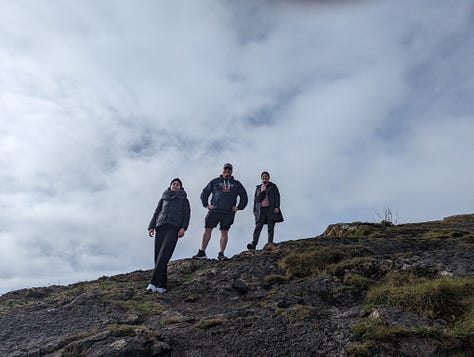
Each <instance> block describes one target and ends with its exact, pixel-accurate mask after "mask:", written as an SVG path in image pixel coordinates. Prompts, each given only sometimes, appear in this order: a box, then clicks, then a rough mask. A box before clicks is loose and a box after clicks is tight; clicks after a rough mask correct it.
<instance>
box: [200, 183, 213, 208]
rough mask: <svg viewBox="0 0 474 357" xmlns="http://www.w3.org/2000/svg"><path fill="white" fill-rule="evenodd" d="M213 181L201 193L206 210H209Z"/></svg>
mask: <svg viewBox="0 0 474 357" xmlns="http://www.w3.org/2000/svg"><path fill="white" fill-rule="evenodd" d="M213 181H214V180H212V181H211V182H209V183H208V184H207V185H206V187H204V188H203V190H202V192H201V203H202V206H203V207H205V208H209V206H210V205H209V196H210V195H211V192H212V184H213Z"/></svg>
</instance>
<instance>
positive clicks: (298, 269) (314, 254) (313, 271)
mask: <svg viewBox="0 0 474 357" xmlns="http://www.w3.org/2000/svg"><path fill="white" fill-rule="evenodd" d="M372 254H373V252H372V251H371V250H369V249H368V248H365V247H363V246H357V245H354V246H350V247H341V246H337V247H331V246H316V247H312V248H311V249H309V250H308V249H306V250H300V249H298V250H295V251H293V252H291V253H290V254H288V255H287V256H286V257H284V258H283V259H282V260H281V261H280V267H281V268H282V269H283V270H284V271H285V272H286V273H287V275H288V276H289V277H297V278H304V277H307V276H312V275H318V274H320V273H321V272H323V271H324V269H325V268H326V267H328V266H329V265H331V264H335V263H338V262H340V261H342V260H344V259H350V258H353V257H358V256H367V255H372Z"/></svg>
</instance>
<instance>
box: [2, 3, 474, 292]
mask: <svg viewBox="0 0 474 357" xmlns="http://www.w3.org/2000/svg"><path fill="white" fill-rule="evenodd" d="M473 63H474V5H473V3H472V1H471V0H457V1H455V2H452V1H451V2H446V1H442V0H415V1H414V0H407V1H383V0H378V1H337V2H336V1H231V0H228V1H151V0H150V1H143V0H142V1H131V0H130V1H128V0H123V1H117V0H114V1H112V0H109V1H105V0H103V1H94V0H83V1H73V0H64V1H54V0H46V1H34V0H30V1H27V0H25V1H21V0H15V1H9V0H0V118H1V119H0V120H1V125H0V165H1V166H0V167H1V170H0V209H1V214H0V294H1V293H5V292H6V291H9V290H12V289H18V288H23V287H31V286H42V285H49V284H58V283H59V284H68V283H71V282H76V281H79V280H89V279H95V278H97V277H100V276H102V275H110V274H116V273H123V272H129V271H133V270H136V269H150V268H151V267H152V254H153V253H152V246H153V242H152V239H150V238H148V237H147V234H146V228H147V225H148V222H149V219H150V217H151V215H152V213H153V210H154V209H155V206H156V203H157V202H158V199H159V198H160V196H161V193H162V192H163V191H164V189H165V188H166V187H167V186H168V184H169V181H170V180H171V179H172V178H174V177H177V176H178V177H180V178H181V179H182V180H183V183H184V187H185V189H186V190H187V192H188V196H189V199H190V202H191V205H192V217H191V224H190V227H189V230H188V232H187V233H186V235H185V237H184V238H183V239H181V240H180V241H179V243H178V246H177V248H176V251H175V254H174V256H173V259H178V258H185V257H190V256H191V255H193V254H195V252H196V251H197V248H198V247H199V245H200V241H201V235H202V229H203V228H202V227H203V220H204V216H205V213H206V210H205V209H204V208H202V207H201V204H200V201H199V195H200V192H201V190H202V188H203V187H204V185H205V184H206V183H207V182H208V181H209V180H210V179H212V178H213V177H216V176H217V175H218V174H220V172H221V168H222V164H223V163H224V162H231V163H232V164H233V165H234V176H235V177H236V178H237V179H239V180H240V181H241V182H242V183H243V184H244V186H245V187H246V188H247V191H248V193H249V196H250V197H252V195H253V192H254V189H255V185H256V184H258V183H259V181H260V180H259V177H260V172H261V171H262V170H268V171H270V173H271V175H272V180H273V181H274V182H275V183H277V184H278V186H279V188H280V191H281V193H282V209H283V212H284V214H285V218H286V221H285V222H284V223H282V224H279V225H278V226H277V228H276V241H283V240H290V239H300V238H307V237H312V236H315V235H318V234H320V233H322V231H323V230H324V229H325V228H326V226H327V225H328V224H331V223H337V222H342V221H345V222H351V221H356V220H361V221H374V220H375V219H376V213H377V212H379V213H380V212H382V211H383V209H384V208H386V207H387V208H390V209H391V210H392V211H393V212H397V213H398V216H397V217H398V222H400V223H401V222H416V221H421V220H435V219H440V218H442V217H445V216H448V215H453V214H460V213H471V212H473V211H474V186H473V184H472V182H473V180H474V165H473V160H472V155H473V153H474V140H473V138H474V101H473V95H474V67H473V65H472V64H473ZM251 211H252V210H251V205H249V206H248V207H247V209H246V210H244V211H242V212H239V213H238V214H237V217H236V221H235V224H234V226H233V227H232V229H231V231H230V240H229V245H228V248H227V251H226V252H227V253H228V255H233V254H236V253H239V252H240V251H242V250H244V249H245V246H246V244H247V243H249V242H250V237H251V233H252V230H253V218H252V213H251ZM218 240H219V239H218V232H217V231H215V232H214V233H213V237H212V240H211V243H210V245H209V248H208V255H209V256H210V257H215V256H216V255H217V251H218ZM265 240H266V232H265V231H264V232H262V235H261V241H262V243H264V242H265Z"/></svg>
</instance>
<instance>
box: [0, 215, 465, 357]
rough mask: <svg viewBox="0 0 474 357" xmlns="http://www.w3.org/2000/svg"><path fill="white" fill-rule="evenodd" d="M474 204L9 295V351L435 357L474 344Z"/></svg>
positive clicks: (2, 317) (5, 347)
mask: <svg viewBox="0 0 474 357" xmlns="http://www.w3.org/2000/svg"><path fill="white" fill-rule="evenodd" d="M473 253H474V214H469V215H462V216H453V217H448V218H445V219H443V220H441V221H433V222H423V223H414V224H403V225H382V224H373V223H362V222H354V223H339V224H335V225H331V226H329V227H328V229H327V230H326V231H325V232H324V233H323V234H322V235H320V236H317V237H315V238H308V239H301V240H294V241H287V242H282V243H278V244H275V245H273V246H266V247H265V248H264V249H262V250H257V251H245V252H242V253H240V254H238V255H236V256H234V257H233V259H231V260H229V261H225V262H220V261H217V260H207V261H194V260H191V259H182V260H177V261H172V262H171V263H170V268H169V279H168V280H169V292H168V293H166V294H163V295H159V294H154V293H149V292H146V291H145V287H146V285H147V283H148V280H149V277H150V274H151V271H135V272H132V273H128V274H122V275H117V276H112V277H102V278H100V279H98V280H95V281H91V282H83V283H77V284H72V285H69V286H50V287H44V288H33V289H24V290H18V291H14V292H10V293H7V294H5V295H3V296H1V297H0V325H1V326H2V329H1V330H0V340H1V341H2V343H1V344H0V355H1V356H27V355H28V356H48V355H50V356H59V355H68V356H75V355H87V356H103V355H108V356H137V355H140V356H158V355H160V356H161V355H163V356H316V355H321V356H322V355H324V356H341V355H342V356H344V355H351V356H363V355H380V356H382V355H383V356H386V355H397V356H413V355H418V356H432V355H441V356H442V355H446V356H448V355H453V354H454V355H455V354H458V355H467V356H469V355H472V350H473V349H474V297H473V296H474V257H473V256H474V255H473Z"/></svg>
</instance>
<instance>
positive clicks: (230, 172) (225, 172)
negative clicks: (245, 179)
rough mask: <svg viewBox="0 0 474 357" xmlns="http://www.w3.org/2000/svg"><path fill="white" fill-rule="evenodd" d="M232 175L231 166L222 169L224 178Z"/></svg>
mask: <svg viewBox="0 0 474 357" xmlns="http://www.w3.org/2000/svg"><path fill="white" fill-rule="evenodd" d="M230 175H232V169H231V168H230V167H224V169H223V170H222V176H223V177H224V178H229V177H230Z"/></svg>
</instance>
